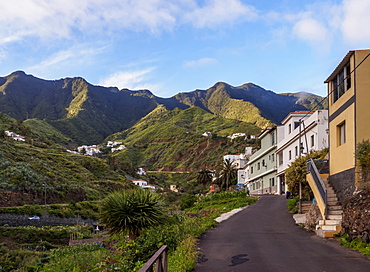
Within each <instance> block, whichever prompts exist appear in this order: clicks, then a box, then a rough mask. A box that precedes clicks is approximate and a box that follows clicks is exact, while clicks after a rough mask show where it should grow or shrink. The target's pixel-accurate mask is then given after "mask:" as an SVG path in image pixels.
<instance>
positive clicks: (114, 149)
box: [110, 145, 126, 152]
mask: <svg viewBox="0 0 370 272" xmlns="http://www.w3.org/2000/svg"><path fill="white" fill-rule="evenodd" d="M124 149H126V146H125V145H120V146H119V147H112V148H111V150H110V151H111V152H114V151H119V150H124Z"/></svg>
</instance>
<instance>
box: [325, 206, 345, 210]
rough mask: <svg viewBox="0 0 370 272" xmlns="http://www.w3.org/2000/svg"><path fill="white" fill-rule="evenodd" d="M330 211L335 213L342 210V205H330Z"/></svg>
mask: <svg viewBox="0 0 370 272" xmlns="http://www.w3.org/2000/svg"><path fill="white" fill-rule="evenodd" d="M328 210H331V211H335V210H342V206H341V205H328Z"/></svg>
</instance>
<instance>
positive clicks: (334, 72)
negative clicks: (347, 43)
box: [324, 50, 355, 83]
mask: <svg viewBox="0 0 370 272" xmlns="http://www.w3.org/2000/svg"><path fill="white" fill-rule="evenodd" d="M354 53H355V51H354V50H352V51H349V52H348V53H347V55H346V56H345V57H344V58H343V60H342V61H341V62H340V63H339V64H338V66H337V67H336V68H335V69H334V71H333V72H332V73H331V75H330V76H329V77H328V78H327V79H326V80H325V81H324V83H329V82H330V81H332V80H333V79H334V77H335V76H336V75H337V74H338V73H339V71H340V70H341V69H342V68H343V66H344V65H345V64H346V63H347V62H348V61H349V59H350V58H351V56H352V55H353V54H354Z"/></svg>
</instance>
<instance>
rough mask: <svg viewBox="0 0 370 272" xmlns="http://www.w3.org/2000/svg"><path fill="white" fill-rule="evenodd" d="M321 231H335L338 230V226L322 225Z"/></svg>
mask: <svg viewBox="0 0 370 272" xmlns="http://www.w3.org/2000/svg"><path fill="white" fill-rule="evenodd" d="M321 229H322V230H331V231H335V230H337V225H322V226H321Z"/></svg>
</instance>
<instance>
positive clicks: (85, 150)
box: [77, 145, 101, 156]
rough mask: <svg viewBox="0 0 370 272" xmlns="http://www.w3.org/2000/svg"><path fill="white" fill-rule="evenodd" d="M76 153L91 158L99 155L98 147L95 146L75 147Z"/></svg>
mask: <svg viewBox="0 0 370 272" xmlns="http://www.w3.org/2000/svg"><path fill="white" fill-rule="evenodd" d="M77 151H78V153H80V154H84V155H88V156H93V155H94V154H97V153H101V151H100V146H96V145H82V146H79V147H77Z"/></svg>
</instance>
